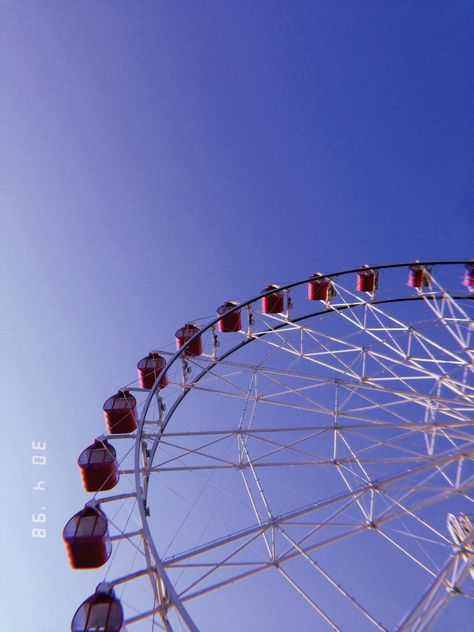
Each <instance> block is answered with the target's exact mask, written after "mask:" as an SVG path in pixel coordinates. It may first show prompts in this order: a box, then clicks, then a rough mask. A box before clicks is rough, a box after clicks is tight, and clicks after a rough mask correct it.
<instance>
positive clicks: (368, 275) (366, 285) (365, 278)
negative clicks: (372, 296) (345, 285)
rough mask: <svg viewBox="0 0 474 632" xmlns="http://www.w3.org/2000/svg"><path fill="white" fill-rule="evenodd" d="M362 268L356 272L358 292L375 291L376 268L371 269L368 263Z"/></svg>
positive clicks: (376, 283) (377, 280)
mask: <svg viewBox="0 0 474 632" xmlns="http://www.w3.org/2000/svg"><path fill="white" fill-rule="evenodd" d="M364 268H365V270H359V271H358V272H357V285H356V289H357V290H358V291H359V292H375V290H376V289H377V287H378V282H379V273H378V270H371V269H370V268H369V266H368V265H365V266H364Z"/></svg>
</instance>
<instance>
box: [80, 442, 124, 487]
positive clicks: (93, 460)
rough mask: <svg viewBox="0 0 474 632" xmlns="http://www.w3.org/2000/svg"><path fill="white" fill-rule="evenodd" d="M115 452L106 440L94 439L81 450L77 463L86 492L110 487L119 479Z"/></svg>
mask: <svg viewBox="0 0 474 632" xmlns="http://www.w3.org/2000/svg"><path fill="white" fill-rule="evenodd" d="M116 457H117V453H116V451H115V448H114V447H113V446H112V445H111V444H110V443H109V442H108V441H101V440H99V439H96V441H95V442H94V443H93V444H92V445H90V446H89V447H88V448H86V449H85V450H84V452H82V454H81V455H80V457H79V459H78V460H77V464H78V465H79V468H80V470H81V475H82V484H83V486H84V489H85V490H86V492H98V491H102V490H107V489H112V487H115V485H117V483H118V480H119V473H118V463H117V458H116Z"/></svg>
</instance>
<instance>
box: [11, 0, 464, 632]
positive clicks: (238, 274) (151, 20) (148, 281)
mask: <svg viewBox="0 0 474 632" xmlns="http://www.w3.org/2000/svg"><path fill="white" fill-rule="evenodd" d="M473 27H474V7H473V4H472V2H469V1H463V0H457V1H456V2H449V1H446V0H445V1H437V0H432V1H430V2H426V1H425V2H410V1H408V0H403V1H400V2H388V1H383V2H376V1H375V0H374V1H360V0H355V1H347V2H343V1H334V2H329V1H321V0H315V1H313V2H309V1H300V2H290V1H278V0H274V1H272V2H269V1H266V0H260V1H259V2H247V1H241V2H237V1H229V0H225V1H215V0H208V1H204V0H203V1H201V2H191V1H182V2H165V1H157V2H151V1H143V2H131V1H129V2H125V1H116V2H99V1H96V2H92V1H87V0H83V1H81V2H59V1H53V0H43V1H41V2H39V1H33V0H25V1H18V0H3V2H2V3H1V5H0V89H1V101H0V111H1V118H0V126H1V127H0V129H1V136H0V137H1V143H0V165H1V167H0V168H1V171H0V179H1V191H2V195H1V218H2V221H1V226H2V231H1V240H2V249H1V250H2V257H3V265H2V266H1V278H2V288H3V290H2V292H3V297H4V302H3V308H2V310H1V312H0V331H1V335H2V338H1V340H2V343H1V348H2V358H3V360H2V366H1V372H2V384H3V388H4V390H3V397H2V399H3V415H2V417H3V437H4V439H3V441H2V452H1V453H2V461H3V476H4V489H5V490H6V500H5V503H4V512H3V516H4V517H3V526H2V538H1V542H2V571H1V573H2V595H3V597H4V599H6V609H5V607H3V608H2V611H1V613H0V627H1V628H2V629H15V630H18V632H23V631H25V632H26V630H31V629H33V628H34V629H35V630H37V632H61V631H62V630H65V629H66V628H67V626H68V625H69V621H70V618H71V616H72V614H73V612H74V610H75V608H76V607H77V605H78V604H79V603H80V601H81V600H82V599H83V598H85V596H86V595H87V594H89V593H90V592H92V590H93V587H94V583H97V582H98V581H100V579H101V577H100V572H99V573H97V574H94V573H92V574H91V575H90V576H88V577H86V576H85V574H84V573H82V574H81V573H78V574H77V573H76V574H75V573H73V572H72V571H70V570H69V567H68V565H67V561H66V556H65V552H64V547H63V543H62V541H61V538H60V533H61V530H62V527H63V525H64V523H65V522H66V520H67V518H68V517H69V516H70V515H72V514H73V513H75V512H76V511H77V510H78V509H79V508H80V507H81V505H82V504H83V503H84V502H85V500H86V499H87V496H86V495H85V493H84V492H83V491H82V489H81V485H80V481H79V476H78V472H77V468H76V464H75V461H76V459H77V456H78V454H79V452H80V451H81V450H82V449H83V448H84V447H85V446H86V445H88V444H89V443H90V442H91V441H92V439H93V438H94V437H95V436H97V435H98V434H100V433H101V432H102V428H103V426H102V415H101V410H100V409H101V406H102V403H103V401H104V400H105V399H106V398H107V397H108V396H109V395H110V394H112V393H113V392H114V391H115V390H116V389H117V387H118V386H120V385H122V384H124V383H126V382H129V381H130V380H132V379H134V377H135V365H136V362H137V360H138V359H139V358H141V357H143V356H144V355H146V353H148V351H149V350H150V348H152V347H153V346H157V347H163V346H165V345H168V344H172V343H173V335H174V332H175V330H176V329H177V328H178V327H179V326H181V325H182V324H183V323H184V322H186V321H187V320H189V319H193V318H199V317H205V316H212V314H213V313H214V311H215V308H216V307H217V306H218V305H220V304H221V303H222V301H223V300H224V299H227V298H230V297H236V298H237V297H240V298H242V297H249V296H252V295H254V294H257V293H258V292H259V291H260V289H261V288H262V287H264V286H265V285H267V284H268V283H271V282H277V283H283V282H285V281H286V282H290V281H292V280H296V279H298V278H304V277H305V276H308V275H309V274H310V273H312V272H314V271H315V270H322V271H325V272H331V271H336V270H339V269H345V268H351V267H356V266H358V265H360V264H362V263H366V262H367V263H372V264H377V263H379V264H383V263H391V262H397V261H405V260H407V261H409V260H412V259H414V258H419V259H450V258H455V259H457V258H459V259H462V258H469V257H472V256H473V254H472V234H473V230H472V228H473V222H472V202H473V186H472V182H473V180H472V174H473V152H472V137H473V112H474V81H473V76H474V73H473V68H474V63H473V62H474V50H473V38H472V33H473ZM32 441H46V442H47V450H46V456H47V464H46V466H44V476H43V477H42V478H43V479H44V480H45V481H46V491H45V492H44V496H42V498H43V497H44V500H41V501H39V500H38V495H39V494H42V492H33V491H32V485H33V484H34V482H35V481H36V479H37V478H39V476H38V475H37V471H38V468H40V467H41V466H39V465H38V466H32V463H31V456H32V451H31V442H32ZM40 506H46V508H47V509H46V514H47V525H46V526H47V538H46V540H44V541H42V540H34V539H32V537H31V527H32V524H31V514H32V512H35V511H37V510H38V509H39V507H40ZM32 621H34V622H35V623H34V624H33V628H32Z"/></svg>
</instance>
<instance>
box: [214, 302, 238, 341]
mask: <svg viewBox="0 0 474 632" xmlns="http://www.w3.org/2000/svg"><path fill="white" fill-rule="evenodd" d="M237 305H238V303H236V302H234V301H226V302H225V303H224V304H223V305H221V306H220V307H218V308H217V314H218V316H222V318H221V319H220V320H219V322H218V323H217V326H218V328H219V331H220V332H222V333H226V332H230V331H240V330H241V329H242V319H241V317H240V309H238V310H236V311H235V312H232V314H227V312H228V311H229V310H231V309H233V308H234V307H236V306H237Z"/></svg>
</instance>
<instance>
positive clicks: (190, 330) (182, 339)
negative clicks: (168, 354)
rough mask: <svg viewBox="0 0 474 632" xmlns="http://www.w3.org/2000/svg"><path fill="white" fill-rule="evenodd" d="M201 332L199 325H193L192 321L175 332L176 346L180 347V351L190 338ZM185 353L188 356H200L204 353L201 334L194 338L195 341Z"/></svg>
mask: <svg viewBox="0 0 474 632" xmlns="http://www.w3.org/2000/svg"><path fill="white" fill-rule="evenodd" d="M199 332H200V329H199V327H196V325H192V324H190V323H188V324H186V325H184V327H181V328H180V329H178V331H177V332H176V333H175V336H176V348H177V349H178V351H179V349H182V348H183V347H184V345H185V344H186V343H187V342H188V340H191V338H192V337H193V336H195V335H196V334H197V333H199ZM184 353H185V355H188V356H200V355H201V354H202V340H201V336H197V338H196V339H195V340H193V342H192V343H191V344H190V346H189V347H188V348H187V349H186V351H185V352H184Z"/></svg>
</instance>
